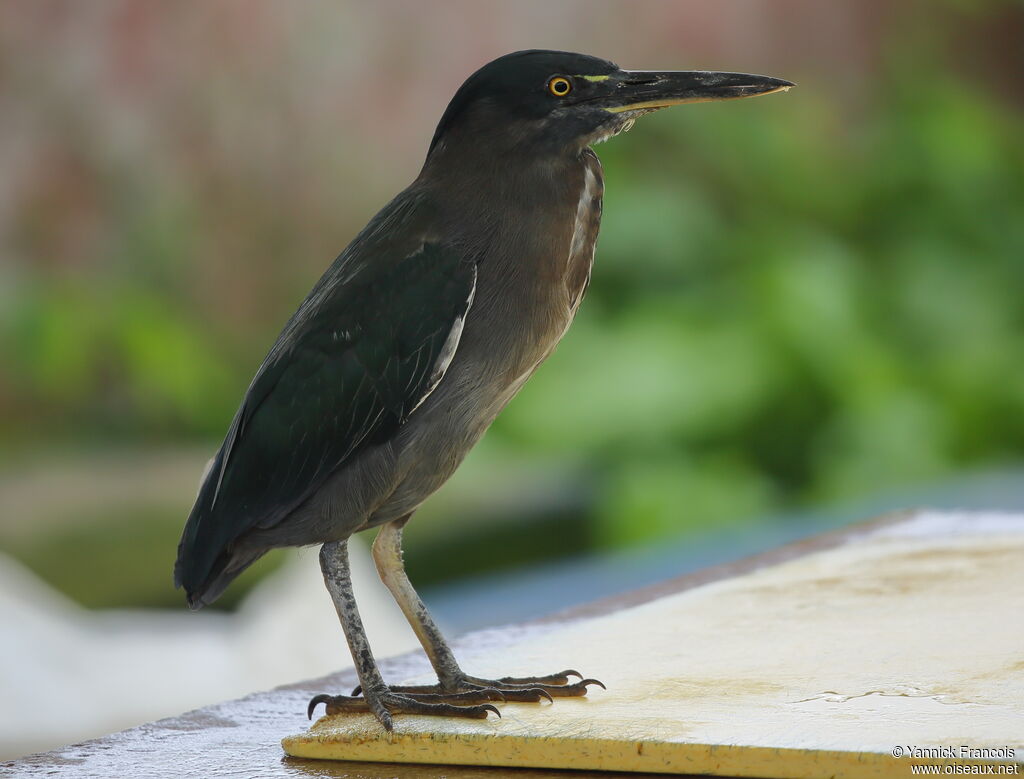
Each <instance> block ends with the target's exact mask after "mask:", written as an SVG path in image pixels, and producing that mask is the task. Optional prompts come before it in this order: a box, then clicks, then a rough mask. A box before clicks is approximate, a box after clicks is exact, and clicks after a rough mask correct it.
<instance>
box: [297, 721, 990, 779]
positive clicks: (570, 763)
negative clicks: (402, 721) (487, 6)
mask: <svg viewBox="0 0 1024 779" xmlns="http://www.w3.org/2000/svg"><path fill="white" fill-rule="evenodd" d="M314 727H315V726H314ZM281 745H282V746H283V747H284V751H285V752H286V753H287V754H289V755H291V756H293V757H303V758H313V759H321V760H358V761H369V762H390V763H433V764H438V763H440V764H445V765H479V766H504V767H513V766H514V767H520V768H575V769H579V770H589V771H646V772H651V773H683V774H709V775H712V776H744V777H747V776H749V777H779V778H780V779H818V777H821V776H831V777H835V779H869V778H872V777H874V778H877V777H879V776H885V775H893V773H894V771H895V770H900V771H905V772H906V773H907V775H909V773H910V765H911V764H912V763H913V764H916V765H941V766H945V765H952V764H962V765H968V764H970V763H971V762H974V763H977V761H960V760H914V761H910V760H908V759H906V758H894V757H893V756H892V755H891V754H888V753H880V752H846V751H830V750H804V749H776V748H770V747H749V746H741V745H721V744H719V745H709V744H688V743H667V742H654V741H615V740H608V739H589V738H566V737H561V736H559V737H548V738H541V737H530V738H524V737H520V736H502V735H491V734H458V735H457V734H448V733H420V732H417V733H401V732H393V733H389V734H382V735H379V736H371V737H369V738H366V737H362V736H357V737H355V738H353V739H351V740H348V741H344V740H341V739H339V738H338V737H337V736H336V735H331V734H322V735H321V734H317V733H315V732H312V731H311V732H307V733H305V734H302V735H297V736H289V737H287V738H285V739H283V740H282V741H281Z"/></svg>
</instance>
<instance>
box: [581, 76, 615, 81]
mask: <svg viewBox="0 0 1024 779" xmlns="http://www.w3.org/2000/svg"><path fill="white" fill-rule="evenodd" d="M574 78H585V79H586V80H587V81H607V80H608V79H610V78H611V76H582V75H581V76H575V77H574Z"/></svg>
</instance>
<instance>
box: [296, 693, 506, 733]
mask: <svg viewBox="0 0 1024 779" xmlns="http://www.w3.org/2000/svg"><path fill="white" fill-rule="evenodd" d="M503 699H504V696H503V695H502V694H501V693H499V692H497V691H496V690H484V689H473V690H467V691H465V692H455V693H445V692H442V693H426V692H409V693H404V692H398V691H397V688H390V689H389V688H383V689H381V690H373V691H371V692H370V694H368V695H365V696H361V697H349V696H347V695H316V696H314V697H313V699H312V700H311V701H310V702H309V708H308V710H307V714H308V715H309V718H310V719H312V718H313V710H314V709H316V707H317V706H318V705H320V704H321V703H323V704H325V707H326V710H327V713H328V714H343V713H347V712H349V713H355V712H367V711H368V712H371V713H372V714H373V715H374V716H375V717H376V718H377V720H378V721H379V722H380V724H381V725H383V726H384V729H385V730H389V731H390V730H392V729H393V728H394V722H393V719H392V716H391V715H393V714H427V715H430V716H434V717H467V718H469V719H486V718H487V713H488V712H492V711H493V712H494V713H495V714H497V715H498V716H499V717H501V712H500V711H498V709H497V708H496V707H495V706H493V705H492V704H490V703H485V701H492V700H499V701H500V700H503Z"/></svg>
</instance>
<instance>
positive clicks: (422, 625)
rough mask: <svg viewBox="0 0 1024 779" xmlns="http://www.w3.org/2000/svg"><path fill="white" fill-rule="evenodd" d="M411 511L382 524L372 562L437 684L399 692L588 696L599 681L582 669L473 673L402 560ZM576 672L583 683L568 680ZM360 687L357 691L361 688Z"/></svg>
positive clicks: (527, 698)
mask: <svg viewBox="0 0 1024 779" xmlns="http://www.w3.org/2000/svg"><path fill="white" fill-rule="evenodd" d="M410 516H411V515H407V516H405V517H402V518H401V519H397V520H395V521H394V522H389V523H388V524H386V525H383V526H382V527H381V529H380V531H379V532H378V533H377V539H376V540H375V541H374V543H373V560H374V562H375V563H376V564H377V571H378V573H380V578H381V580H382V581H383V582H384V584H385V585H386V586H387V588H388V589H389V590H390V591H391V594H392V595H393V596H394V598H395V600H396V601H397V602H398V605H399V607H400V608H401V609H402V612H403V613H404V614H405V618H406V619H407V620H409V624H410V625H411V626H412V629H413V630H414V631H415V632H416V637H417V638H419V640H420V643H421V644H422V645H423V650H424V651H425V652H426V653H427V657H428V658H430V664H431V665H433V666H434V671H435V672H436V673H437V679H438V682H439V683H438V684H437V685H424V686H414V687H392V688H391V689H392V690H394V691H396V692H405V693H411V694H416V693H428V694H430V693H442V694H443V693H456V694H459V693H463V694H464V693H468V692H472V691H474V690H477V691H479V690H498V691H500V692H501V694H502V696H503V697H504V698H505V700H514V701H539V700H540V699H541V698H548V699H550V698H551V697H553V696H556V697H573V696H581V695H586V694H587V686H588V685H590V684H597V685H600V686H601V687H604V685H603V684H601V682H599V681H597V680H596V679H584V678H583V674H581V673H579V672H578V671H561V672H560V673H554V674H549V675H547V676H528V677H518V678H517V677H504V678H502V679H480V678H478V677H475V676H469V675H468V674H466V673H465V672H464V671H463V670H462V669H461V668H460V667H459V664H458V662H457V661H456V660H455V655H454V654H453V653H452V650H451V647H449V646H448V642H446V641H445V640H444V636H443V635H441V631H440V630H439V629H438V627H437V624H436V623H435V622H434V620H433V618H432V617H431V616H430V612H429V611H427V607H426V605H424V603H423V601H422V600H421V599H420V596H419V595H417V594H416V590H414V589H413V587H412V583H411V582H410V581H409V577H408V576H406V573H405V565H404V563H403V561H402V529H403V528H404V527H405V523H406V522H408V521H409V517H410ZM571 676H577V677H579V679H580V680H579V681H578V682H575V683H573V684H570V683H569V678H570V677H571ZM357 691H358V690H357Z"/></svg>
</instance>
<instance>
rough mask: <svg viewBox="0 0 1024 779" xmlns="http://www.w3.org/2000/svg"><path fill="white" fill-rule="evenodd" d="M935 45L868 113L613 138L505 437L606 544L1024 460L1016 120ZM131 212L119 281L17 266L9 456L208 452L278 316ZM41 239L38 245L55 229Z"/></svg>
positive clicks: (829, 103) (156, 215)
mask: <svg viewBox="0 0 1024 779" xmlns="http://www.w3.org/2000/svg"><path fill="white" fill-rule="evenodd" d="M940 48H941V47H936V46H934V45H931V46H929V45H924V44H922V45H921V46H920V47H919V48H917V49H914V50H913V51H908V50H907V47H906V46H897V45H896V44H895V43H894V44H893V52H894V53H893V55H892V56H891V57H890V59H889V60H888V63H887V64H886V65H884V66H883V67H882V69H881V72H880V73H878V74H876V78H878V79H879V80H880V81H883V82H884V83H885V85H886V86H885V88H884V89H880V90H878V91H876V92H872V93H871V94H872V95H874V96H873V97H865V96H864V95H861V96H860V97H858V98H857V99H855V100H853V101H852V102H848V101H845V100H844V98H843V96H842V95H841V94H839V93H838V92H837V93H835V94H830V93H829V91H828V90H826V89H823V88H822V86H823V85H821V84H819V85H816V86H817V88H815V85H807V86H806V87H805V88H798V89H796V90H794V91H793V92H791V93H789V94H788V95H785V96H775V97H771V98H765V99H759V100H755V101H740V102H730V103H725V104H708V105H701V106H694V107H687V108H685V109H679V110H674V111H666V112H664V113H662V114H659V115H657V116H654V117H651V118H646V119H644V120H643V121H642V122H641V123H640V125H639V127H638V128H637V129H635V130H633V131H632V132H631V133H630V134H629V135H628V136H625V137H622V138H618V139H615V140H613V141H612V142H610V143H608V144H607V145H604V146H601V147H600V148H599V149H598V151H599V154H600V156H601V158H602V160H603V163H604V168H605V176H606V187H607V189H606V197H605V217H604V224H603V227H602V235H601V240H600V242H599V245H598V252H597V260H596V265H595V270H594V279H593V283H592V285H591V288H590V292H589V294H588V299H587V301H586V303H585V304H584V306H583V307H582V310H581V313H580V315H579V317H578V319H577V322H576V323H575V325H574V326H573V328H572V330H571V331H570V333H569V335H568V336H567V337H566V339H565V341H564V342H563V344H562V345H561V347H560V348H559V349H558V351H557V353H556V355H555V356H554V357H553V358H552V359H551V360H550V361H549V363H548V364H546V365H545V366H544V367H543V368H542V369H541V370H540V371H539V372H538V373H537V374H536V376H535V377H534V378H533V379H532V380H531V382H530V383H529V384H528V385H527V387H526V388H525V389H524V390H523V392H522V393H521V395H520V396H519V397H518V398H517V399H516V400H515V401H514V402H513V403H512V404H511V405H510V406H509V408H508V409H507V410H506V412H505V413H504V414H503V415H502V416H501V417H500V418H499V419H498V421H497V423H496V424H495V426H494V429H493V431H492V432H491V433H490V434H489V437H488V446H489V447H491V448H492V450H495V451H497V450H501V451H502V452H503V453H504V454H505V455H507V454H509V453H511V454H513V455H515V454H518V455H520V456H522V457H524V458H528V457H531V456H533V455H534V454H539V453H543V454H544V455H545V456H548V457H552V458H562V459H564V460H566V461H571V462H573V463H574V464H576V465H579V464H580V463H584V464H585V465H586V467H587V468H588V469H589V470H590V472H591V473H592V474H593V475H594V478H593V480H592V484H593V489H594V492H595V496H594V499H593V503H592V508H591V509H590V514H591V516H590V518H589V522H588V527H589V528H590V534H589V538H588V539H587V543H592V544H598V545H620V544H624V543H638V542H643V541H649V540H652V539H657V538H662V537H665V536H669V535H674V534H679V533H683V532H686V531H687V530H689V529H692V528H693V527H698V526H701V525H704V524H707V523H712V522H715V523H723V522H738V521H742V520H746V519H749V518H752V517H756V516H758V515H763V514H764V513H766V512H770V511H776V510H778V509H780V508H784V507H793V506H799V505H804V504H809V503H817V502H822V501H828V500H836V499H841V498H845V497H849V496H854V495H857V494H862V493H865V492H869V491H876V490H879V489H882V488H884V487H887V486H893V485H898V484H904V483H907V482H911V481H922V480H930V479H934V478H938V477H941V476H942V475H943V474H946V473H949V472H950V471H952V470H954V469H960V468H964V467H967V466H976V465H981V464H985V463H992V462H996V461H1003V460H1010V459H1019V457H1020V454H1021V452H1022V451H1024V359H1022V355H1024V306H1022V305H1021V295H1022V292H1021V291H1022V290H1024V145H1022V144H1021V138H1022V137H1024V121H1022V118H1021V114H1020V111H1019V109H1018V108H1016V107H1014V106H1013V105H1012V102H1011V101H1007V100H1005V99H1003V98H1002V97H1001V96H999V95H998V94H994V93H992V92H989V91H988V90H987V89H986V88H985V87H984V86H981V85H979V84H978V83H975V82H971V81H970V80H969V79H968V78H966V77H963V76H958V75H957V74H956V73H954V71H953V69H952V68H951V67H950V66H949V65H947V64H945V63H944V62H943V61H942V58H941V56H939V55H938V54H935V53H934V52H935V51H938V50H940ZM896 52H899V53H896ZM352 153H353V154H355V153H357V152H356V150H352ZM239 188H240V189H244V185H241V184H240V185H239ZM178 194H179V195H180V193H178ZM122 200H123V202H119V203H117V204H112V205H111V207H113V208H116V209H118V213H119V214H121V215H123V216H124V217H125V219H126V224H125V226H124V230H123V234H122V235H121V236H120V237H119V243H118V245H117V246H116V247H113V248H112V249H111V257H112V260H111V261H110V263H109V267H108V268H107V269H106V270H105V271H104V272H103V273H101V274H99V275H95V276H86V275H84V274H76V273H74V272H72V273H61V274H53V273H51V272H50V271H48V270H46V264H45V263H42V264H41V265H40V269H39V270H33V269H32V268H31V267H30V268H29V269H26V270H24V271H22V272H21V275H19V276H16V277H14V278H13V282H14V283H15V286H16V289H17V294H16V295H15V296H12V297H11V298H10V299H9V301H8V302H9V303H10V305H5V306H3V307H2V308H0V311H2V315H0V354H2V355H3V356H2V358H0V359H2V361H3V366H2V373H0V404H2V406H3V407H4V408H5V410H6V411H7V412H10V413H9V414H6V416H7V417H8V419H7V422H6V424H7V427H8V431H7V432H9V434H10V435H9V436H6V437H5V439H4V440H5V444H6V445H7V446H8V448H7V452H8V453H9V452H10V451H11V447H13V446H16V445H19V444H25V443H32V442H39V441H44V442H45V441H59V442H68V441H71V442H80V441H83V440H84V441H89V440H102V441H110V440H122V441H126V442H133V443H137V442H147V443H153V442H180V441H183V440H212V439H214V438H216V437H218V436H220V435H222V434H223V432H224V430H225V429H226V426H227V424H228V422H229V421H230V418H231V415H232V413H233V410H234V408H235V406H236V404H237V402H238V400H239V398H240V397H241V394H242V392H243V391H244V389H245V386H246V385H247V383H248V380H249V378H250V376H251V374H252V372H253V370H254V369H255V367H256V364H258V360H259V356H260V354H261V353H262V351H264V350H265V349H266V348H267V347H269V345H270V342H271V340H272V338H273V336H274V333H275V332H276V327H278V326H279V325H280V324H281V323H282V321H279V319H278V317H277V316H276V315H275V317H267V318H266V319H267V321H266V322H265V325H264V326H262V328H261V329H259V328H258V329H257V330H256V331H254V330H252V329H250V330H249V331H247V332H243V331H242V328H238V327H232V326H228V325H225V323H224V321H221V320H215V319H213V318H211V317H210V316H209V314H208V311H209V307H208V306H204V304H203V302H202V295H201V294H197V293H194V292H190V291H188V290H184V289H182V288H181V286H180V284H179V278H178V277H179V274H178V273H177V272H176V270H175V269H176V268H177V267H178V266H180V265H181V264H182V263H187V262H189V256H190V244H189V236H190V235H192V234H193V233H194V232H196V231H200V232H201V231H202V230H207V229H209V228H210V226H209V225H208V224H204V223H203V220H202V218H201V217H200V216H198V215H196V214H193V213H191V212H190V211H189V209H188V208H185V207H182V206H179V205H175V203H178V202H181V198H180V197H179V196H178V195H169V196H168V198H167V202H157V203H156V204H154V205H152V206H151V207H148V208H147V207H144V206H143V205H141V204H139V203H138V202H136V201H135V200H134V199H133V198H132V197H130V196H125V197H123V199H122ZM242 202H244V201H242ZM236 208H238V209H239V211H240V213H239V214H237V215H236V217H237V218H235V219H232V218H228V219H227V221H226V223H225V225H226V226H223V229H225V230H226V229H229V228H231V229H241V227H240V225H241V224H242V223H246V224H247V225H248V228H247V229H251V230H257V231H259V230H260V229H263V230H264V233H257V237H256V238H254V239H253V240H259V239H260V237H261V236H262V237H263V238H265V239H266V240H268V241H271V242H273V243H274V244H275V245H281V246H287V245H289V238H288V235H289V234H288V232H287V230H286V229H285V228H284V227H282V224H281V221H280V219H275V220H269V223H267V224H263V225H262V226H261V225H260V224H259V221H260V220H259V219H258V218H255V217H258V216H259V214H248V215H247V212H246V211H245V209H244V207H243V206H236ZM250 217H254V218H250ZM281 219H283V218H281ZM27 224H28V227H26V231H27V232H26V233H25V235H24V236H22V237H21V239H20V240H21V241H22V245H23V246H25V247H28V248H26V251H30V250H31V247H34V246H36V247H37V246H38V245H39V240H42V239H38V240H37V238H34V237H33V236H34V233H33V232H32V230H33V229H39V228H38V227H37V228H32V224H34V223H33V222H32V221H31V220H29V221H28V222H27ZM293 229H294V230H295V231H300V230H302V229H303V225H301V224H295V225H294V226H293ZM297 240H298V239H297ZM303 240H304V241H305V243H303V242H302V241H303ZM299 245H300V247H305V248H309V245H310V244H309V239H308V238H303V239H302V240H299ZM291 251H292V253H294V250H291ZM328 259H329V257H323V264H324V265H326V263H327V260H328ZM287 271H288V268H287V267H284V268H283V269H279V271H278V272H279V273H280V274H281V276H280V278H285V277H286V276H287ZM239 272H242V271H239ZM217 278H218V277H216V276H215V275H214V276H211V277H210V279H209V281H210V283H211V284H213V283H214V282H215V281H217ZM228 278H230V276H229V277H228ZM55 279H59V281H57V280H55ZM293 281H294V280H293ZM220 283H223V279H221V281H220ZM287 289H288V294H291V293H292V292H297V294H301V292H299V291H298V287H295V289H294V290H293V289H292V288H291V287H288V288H287ZM204 312H207V313H204ZM0 454H2V453H0ZM182 519H183V518H182ZM74 543H78V541H75V542H74ZM565 551H566V552H571V551H575V550H572V549H569V550H565ZM26 554H27V553H26ZM466 554H467V557H468V556H470V555H471V550H470V551H467V553H466Z"/></svg>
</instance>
